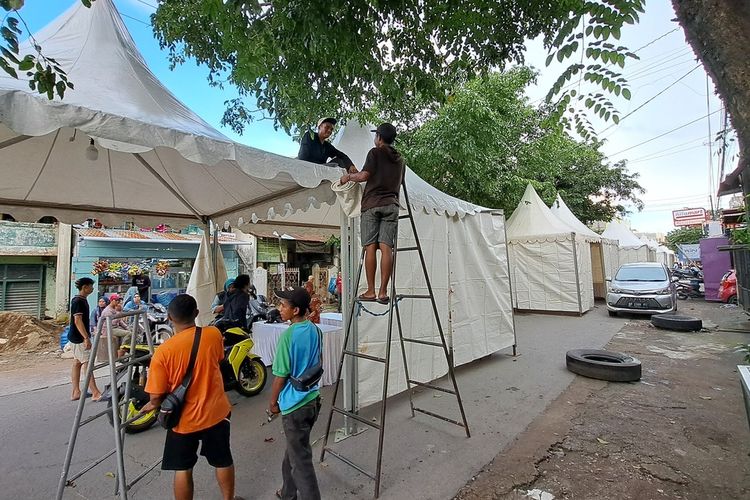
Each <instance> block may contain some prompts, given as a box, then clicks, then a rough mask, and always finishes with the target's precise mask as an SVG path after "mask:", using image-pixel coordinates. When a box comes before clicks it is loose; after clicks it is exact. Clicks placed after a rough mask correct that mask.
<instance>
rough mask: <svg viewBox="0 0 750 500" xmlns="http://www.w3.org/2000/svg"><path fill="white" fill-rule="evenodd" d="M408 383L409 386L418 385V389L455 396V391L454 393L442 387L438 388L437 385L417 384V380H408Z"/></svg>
mask: <svg viewBox="0 0 750 500" xmlns="http://www.w3.org/2000/svg"><path fill="white" fill-rule="evenodd" d="M409 383H410V384H414V385H418V386H420V387H427V388H428V389H434V390H436V391H440V392H447V393H448V394H453V395H455V394H456V391H454V390H452V389H445V388H443V387H438V386H437V385H432V384H427V383H425V382H419V381H418V380H409Z"/></svg>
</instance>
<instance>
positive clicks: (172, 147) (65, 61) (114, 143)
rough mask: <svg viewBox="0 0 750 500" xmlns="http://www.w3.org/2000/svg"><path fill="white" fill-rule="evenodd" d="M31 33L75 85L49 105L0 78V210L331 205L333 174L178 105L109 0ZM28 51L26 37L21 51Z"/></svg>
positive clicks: (122, 213) (224, 213) (180, 211)
mask: <svg viewBox="0 0 750 500" xmlns="http://www.w3.org/2000/svg"><path fill="white" fill-rule="evenodd" d="M71 1H72V0H71ZM34 36H35V39H36V40H37V41H38V42H39V43H40V44H41V45H42V46H43V47H44V53H45V55H46V56H47V57H52V58H54V59H56V60H57V61H58V63H59V65H60V66H61V67H62V68H63V69H64V70H65V71H66V72H67V73H68V77H69V79H70V81H71V82H73V83H74V84H75V90H70V89H69V90H68V91H67V92H66V93H65V98H64V99H63V100H60V99H58V98H55V99H54V100H51V101H50V100H48V99H47V97H46V96H40V95H38V94H36V93H35V92H32V91H31V90H30V89H29V87H28V82H27V81H25V80H24V79H23V78H25V77H22V79H21V80H15V79H13V78H10V77H9V76H7V75H5V76H3V77H0V154H1V155H2V158H3V162H2V173H3V182H2V183H0V212H4V213H9V214H11V215H13V217H15V218H16V219H18V220H34V221H36V220H38V219H39V218H41V217H42V216H45V215H51V216H54V217H55V218H57V219H58V220H60V221H62V222H69V223H76V222H80V221H82V220H83V219H85V218H87V217H92V216H95V217H97V218H99V219H100V220H101V221H102V222H103V223H104V224H108V225H116V224H121V223H122V222H124V221H132V222H135V223H137V224H139V225H156V224H159V223H168V224H172V225H182V226H184V225H187V224H194V223H196V222H202V223H203V224H206V223H207V222H208V221H209V220H215V221H217V222H218V223H219V224H221V223H222V222H223V221H224V220H228V221H230V222H231V223H232V225H235V224H236V223H237V221H238V219H239V218H241V217H243V218H244V219H245V220H249V219H251V218H253V215H254V214H259V216H260V217H261V218H265V217H266V216H267V212H268V210H269V209H273V210H275V211H276V212H278V213H283V212H285V211H289V210H291V209H295V208H300V207H303V206H305V207H306V206H309V205H310V204H316V205H317V204H319V203H321V202H325V201H328V202H332V201H333V199H334V196H333V193H331V190H330V189H329V188H328V184H327V183H324V182H323V181H326V180H328V181H330V180H332V179H335V178H337V176H338V175H339V172H338V170H337V169H335V168H330V167H325V166H320V165H314V164H311V163H307V162H300V161H298V160H293V159H289V158H284V157H281V156H277V155H273V154H271V153H267V152H265V151H261V150H257V149H254V148H250V147H247V146H243V145H241V144H237V143H234V142H232V141H231V140H229V139H228V138H226V137H225V136H224V135H222V134H221V133H220V132H218V131H217V130H215V129H214V128H212V127H211V126H210V125H208V124H207V123H206V122H204V121H203V120H202V119H201V118H199V117H198V116H197V115H196V114H194V113H193V112H192V111H191V110H189V109H188V108H187V107H186V106H185V105H184V104H182V103H181V102H180V101H178V100H177V99H176V98H175V97H174V96H173V95H172V94H171V93H170V92H169V91H168V90H167V89H166V88H165V87H164V86H163V85H162V84H161V83H160V82H159V81H158V80H157V79H156V77H155V76H154V75H153V74H152V73H151V71H150V70H149V69H148V68H147V67H146V64H145V62H144V60H143V58H142V57H141V55H140V53H139V52H138V49H137V48H136V46H135V43H134V42H133V40H132V38H131V37H130V34H129V33H128V31H127V29H126V28H125V25H124V24H123V22H122V19H121V18H120V16H119V14H118V13H117V11H116V9H115V6H114V5H113V3H112V0H97V1H96V2H94V3H92V6H91V8H86V7H84V6H83V5H82V4H81V2H78V1H76V2H73V6H72V7H71V8H70V9H68V10H67V11H66V12H65V13H63V14H62V15H61V16H60V17H58V18H57V19H56V20H54V21H52V22H51V23H50V24H49V25H48V26H47V27H46V28H44V29H42V30H41V31H40V32H39V33H36V34H35V35H34ZM29 52H34V50H33V48H32V47H30V45H29V43H26V44H24V45H23V46H22V47H21V54H24V53H29ZM92 140H93V147H92V145H91V144H90V142H91V141H92Z"/></svg>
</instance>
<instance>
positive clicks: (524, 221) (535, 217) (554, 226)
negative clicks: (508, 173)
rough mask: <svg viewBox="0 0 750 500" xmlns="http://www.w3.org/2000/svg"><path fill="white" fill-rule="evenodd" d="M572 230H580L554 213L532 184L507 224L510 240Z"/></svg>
mask: <svg viewBox="0 0 750 500" xmlns="http://www.w3.org/2000/svg"><path fill="white" fill-rule="evenodd" d="M571 232H578V231H577V229H575V228H573V227H571V226H569V225H568V224H566V223H565V222H563V221H562V220H561V219H560V218H559V217H557V216H556V215H555V214H553V213H552V211H551V210H550V209H549V207H547V205H546V204H545V203H544V201H542V199H541V198H540V197H539V195H538V194H537V192H536V190H535V189H534V187H533V186H532V185H531V184H529V185H528V186H526V191H525V192H524V193H523V197H522V198H521V201H520V202H519V203H518V206H517V207H516V209H515V210H514V211H513V215H511V216H510V218H509V219H508V223H507V226H506V234H507V236H508V239H509V240H521V239H536V238H543V237H546V236H550V235H560V234H569V233H571ZM597 238H598V235H597Z"/></svg>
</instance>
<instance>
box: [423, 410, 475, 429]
mask: <svg viewBox="0 0 750 500" xmlns="http://www.w3.org/2000/svg"><path fill="white" fill-rule="evenodd" d="M414 411H418V412H419V413H424V414H425V415H429V416H431V417H435V418H439V419H440V420H444V421H446V422H450V423H451V424H456V425H457V426H459V427H463V426H464V424H463V423H462V422H459V421H457V420H453V419H452V418H448V417H444V416H442V415H438V414H437V413H432V412H431V411H427V410H423V409H421V408H417V407H416V406H415V407H414Z"/></svg>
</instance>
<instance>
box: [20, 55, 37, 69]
mask: <svg viewBox="0 0 750 500" xmlns="http://www.w3.org/2000/svg"><path fill="white" fill-rule="evenodd" d="M34 62H35V61H34V56H32V55H27V56H26V57H24V58H23V60H22V61H21V62H20V63H18V69H19V70H21V71H28V70H30V69H32V68H33V67H34Z"/></svg>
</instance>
